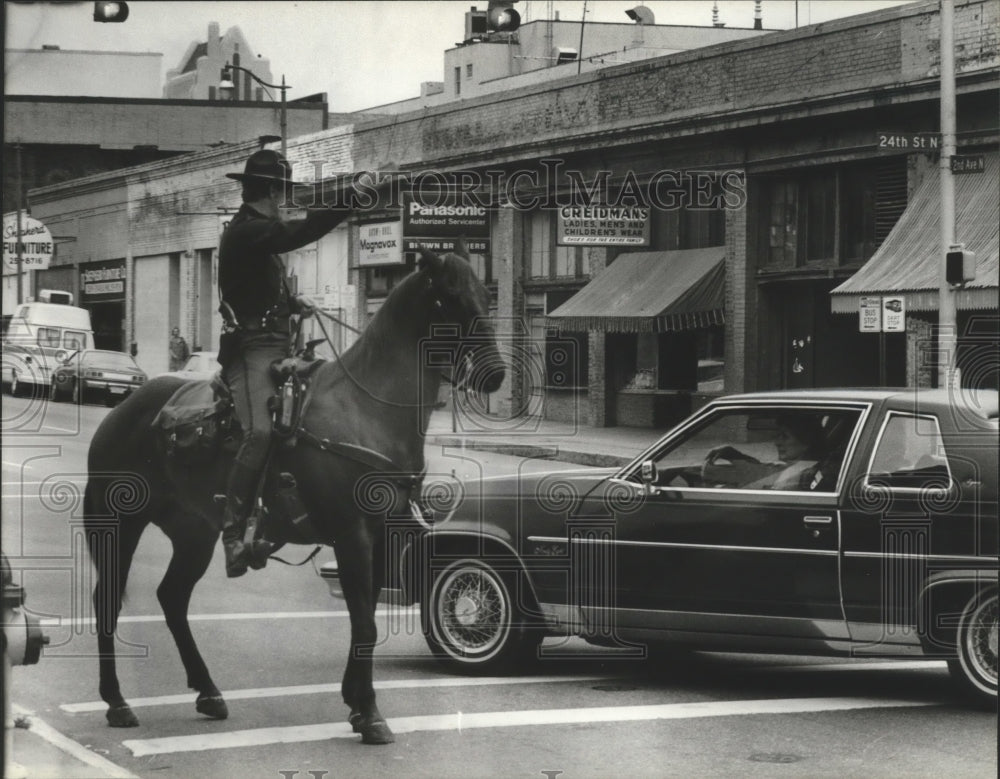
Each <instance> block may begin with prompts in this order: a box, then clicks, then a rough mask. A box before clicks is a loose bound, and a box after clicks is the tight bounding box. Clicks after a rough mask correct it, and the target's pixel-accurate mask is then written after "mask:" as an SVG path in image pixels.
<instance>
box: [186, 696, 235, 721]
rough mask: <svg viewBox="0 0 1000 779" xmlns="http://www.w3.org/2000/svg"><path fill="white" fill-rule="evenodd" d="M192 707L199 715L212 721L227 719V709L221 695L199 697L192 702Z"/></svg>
mask: <svg viewBox="0 0 1000 779" xmlns="http://www.w3.org/2000/svg"><path fill="white" fill-rule="evenodd" d="M194 707H195V709H196V710H197V711H198V713H199V714H204V715H205V716H206V717H211V718H212V719H228V717H229V707H228V706H226V701H225V700H223V698H222V696H221V695H199V696H198V700H196V701H195V702H194Z"/></svg>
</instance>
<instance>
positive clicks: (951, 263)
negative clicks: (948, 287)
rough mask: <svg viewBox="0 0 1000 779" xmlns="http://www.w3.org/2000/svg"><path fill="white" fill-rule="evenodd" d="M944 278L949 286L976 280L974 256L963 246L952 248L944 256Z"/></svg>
mask: <svg viewBox="0 0 1000 779" xmlns="http://www.w3.org/2000/svg"><path fill="white" fill-rule="evenodd" d="M944 278H945V281H947V282H948V283H949V284H953V285H958V284H965V282H967V281H972V280H973V279H975V278H976V255H975V254H974V253H973V252H970V251H968V250H966V248H965V246H964V245H961V244H959V245H957V246H952V247H951V248H950V249H949V250H948V251H947V252H945V255H944Z"/></svg>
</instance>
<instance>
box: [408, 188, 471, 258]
mask: <svg viewBox="0 0 1000 779" xmlns="http://www.w3.org/2000/svg"><path fill="white" fill-rule="evenodd" d="M460 238H464V239H465V243H466V246H467V247H468V249H469V251H470V252H471V253H473V254H482V253H484V252H487V251H489V244H490V214H489V211H488V210H487V209H486V207H485V206H483V205H481V204H479V203H476V202H475V201H474V200H473V199H471V198H468V199H466V198H462V197H460V196H459V195H457V194H452V193H429V194H427V193H420V194H417V195H414V194H411V193H404V195H403V244H404V249H405V250H406V251H408V252H414V251H419V250H420V248H421V247H422V246H423V247H426V248H427V249H431V250H433V251H450V250H451V249H454V248H455V245H456V244H457V243H458V240H459V239H460Z"/></svg>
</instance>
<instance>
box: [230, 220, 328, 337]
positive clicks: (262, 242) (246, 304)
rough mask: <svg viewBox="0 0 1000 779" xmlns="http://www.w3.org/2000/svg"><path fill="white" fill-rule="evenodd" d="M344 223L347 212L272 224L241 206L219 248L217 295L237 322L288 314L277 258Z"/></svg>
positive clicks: (286, 293) (288, 308) (282, 268)
mask: <svg viewBox="0 0 1000 779" xmlns="http://www.w3.org/2000/svg"><path fill="white" fill-rule="evenodd" d="M346 217H347V211H346V209H329V210H323V211H314V212H311V213H310V214H309V215H308V216H306V217H305V218H304V219H289V220H287V221H286V220H282V219H275V218H272V217H269V216H265V215H264V214H262V213H260V212H259V211H258V210H257V209H255V208H253V207H252V206H250V205H248V204H247V203H244V204H243V205H242V206H241V207H240V210H239V211H238V212H237V213H236V216H235V217H233V221H232V222H230V223H229V226H228V227H227V228H226V231H225V232H224V233H223V234H222V241H221V243H220V244H219V292H220V295H221V297H222V299H223V300H224V301H225V302H226V303H228V304H229V306H230V308H232V310H233V312H234V313H235V314H236V315H237V316H238V317H240V318H254V319H257V318H260V317H262V316H263V315H264V314H265V313H267V312H268V311H271V312H272V313H273V314H274V315H275V316H277V317H287V316H288V315H289V313H292V308H293V305H294V304H293V303H291V302H290V301H289V299H288V290H287V288H286V287H285V283H284V274H285V268H284V265H283V264H282V262H281V259H280V258H279V257H278V255H279V254H283V253H285V252H290V251H294V250H295V249H298V248H301V247H302V246H306V245H307V244H310V243H313V242H314V241H316V240H318V239H319V238H321V237H322V236H323V235H325V234H326V233H328V232H329V231H330V230H332V229H333V228H334V227H336V226H337V225H338V224H339V223H340V222H342V221H343V220H344V219H345V218H346Z"/></svg>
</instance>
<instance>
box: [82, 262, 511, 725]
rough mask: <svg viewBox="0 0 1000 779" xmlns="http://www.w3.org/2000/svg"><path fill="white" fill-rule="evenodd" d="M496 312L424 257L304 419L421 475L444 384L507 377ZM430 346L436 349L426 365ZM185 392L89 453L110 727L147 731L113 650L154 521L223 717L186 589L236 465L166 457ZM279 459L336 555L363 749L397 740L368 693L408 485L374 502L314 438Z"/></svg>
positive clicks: (316, 387) (170, 599) (182, 638)
mask: <svg viewBox="0 0 1000 779" xmlns="http://www.w3.org/2000/svg"><path fill="white" fill-rule="evenodd" d="M488 305H489V296H488V293H487V291H486V289H485V287H484V286H483V284H482V283H481V282H480V281H479V279H478V278H477V277H476V275H475V273H474V272H473V270H472V268H471V267H470V265H469V263H468V262H467V261H466V258H464V257H463V256H460V255H459V254H454V253H452V254H447V255H445V256H443V257H442V256H438V255H435V254H431V253H429V252H426V251H425V252H422V254H421V259H420V261H419V264H418V268H417V269H416V270H415V271H414V272H413V273H411V274H410V275H409V276H407V277H406V278H405V279H404V280H403V281H402V282H401V283H400V284H399V285H398V286H397V287H396V288H395V289H394V290H393V292H392V293H391V294H390V295H389V297H388V298H387V299H386V301H385V303H384V304H383V305H382V307H381V309H380V310H379V312H378V314H377V315H376V316H375V318H374V319H373V320H372V322H371V323H370V324H369V325H368V327H367V329H366V330H365V331H364V333H363V334H362V335H361V337H360V338H359V339H358V340H357V342H356V343H355V344H354V345H353V346H352V347H351V348H350V349H348V350H347V351H346V352H345V353H344V355H343V356H342V357H341V359H340V360H336V361H329V362H325V363H323V364H322V365H321V366H320V367H319V368H318V369H317V370H316V372H315V374H314V376H313V380H312V388H311V397H310V401H309V403H308V406H307V407H306V409H305V411H304V417H303V420H302V427H304V428H305V429H306V430H307V431H309V433H310V434H311V435H310V436H309V438H310V440H312V441H313V442H315V441H317V440H321V439H328V440H329V441H331V442H342V443H349V444H355V445H357V446H360V447H365V448H367V449H369V450H373V451H375V452H378V453H380V454H381V455H383V456H384V457H385V458H387V459H388V460H389V461H391V462H392V463H393V464H395V466H396V467H398V470H399V472H400V473H407V474H418V473H422V472H423V471H424V433H425V431H426V430H427V423H428V421H429V418H430V414H431V411H432V409H433V404H434V402H435V401H436V400H437V397H438V388H439V386H440V383H441V381H442V380H443V379H445V378H449V379H454V378H455V375H456V374H458V373H461V374H462V378H461V380H462V381H463V382H464V383H465V384H466V385H467V386H471V387H472V388H474V389H476V390H478V391H483V392H493V391H495V390H496V389H498V388H499V386H500V384H501V382H502V381H503V376H504V365H503V362H502V360H501V357H500V352H499V349H498V347H497V341H496V334H495V330H494V328H493V326H492V325H491V324H490V323H489V321H488V319H487V316H488V311H489V309H488ZM429 346H430V347H431V349H432V350H436V353H437V356H436V357H435V358H434V359H430V360H428V359H427V351H428V347H429ZM448 349H450V350H451V351H452V353H453V354H454V360H453V361H452V362H451V363H450V368H451V373H452V375H451V376H449V377H445V376H444V374H443V372H442V371H443V368H442V359H441V353H442V351H447V350H448ZM448 367H449V366H448V365H445V366H444V369H447V368H448ZM181 384H182V381H180V380H178V379H173V378H170V377H163V378H158V379H154V380H153V381H150V382H149V383H148V384H146V385H145V386H144V387H142V388H141V389H139V390H138V391H136V392H135V393H134V394H133V395H132V396H131V397H129V398H128V399H127V400H126V401H125V402H124V403H122V404H121V405H120V406H118V407H117V408H116V409H114V410H113V411H112V412H111V413H109V414H108V416H107V417H106V418H105V420H104V421H103V422H102V424H101V426H100V427H99V428H98V430H97V432H96V434H95V435H94V438H93V441H92V442H91V445H90V453H89V457H88V470H89V478H88V482H87V489H86V493H85V495H84V514H85V526H86V530H87V539H88V545H89V548H90V553H91V558H92V559H93V561H94V564H95V566H96V568H97V584H96V587H95V590H94V609H95V614H96V618H97V631H98V649H99V653H100V692H101V698H103V699H104V701H105V702H106V703H107V704H108V711H107V719H108V722H109V723H110V724H111V725H112V726H114V727H133V726H135V725H138V720H137V719H136V717H135V715H134V714H133V713H132V710H131V708H130V707H129V705H128V703H127V702H126V701H125V699H124V698H123V697H122V694H121V689H120V687H119V683H118V676H117V673H116V670H115V646H114V642H115V630H116V625H117V621H118V614H119V611H120V610H121V603H122V593H123V591H124V589H125V584H126V580H127V578H128V572H129V567H130V564H131V562H132V556H133V554H134V553H135V549H136V546H137V544H138V542H139V537H140V536H141V535H142V532H143V530H144V529H145V528H146V526H147V525H148V524H150V523H153V524H154V525H157V526H158V527H159V528H160V529H161V530H162V531H163V532H164V533H165V534H166V535H167V537H168V538H169V539H170V541H171V543H172V545H173V554H172V556H171V559H170V563H169V565H168V567H167V571H166V575H165V576H164V577H163V580H162V582H161V583H160V586H159V588H158V589H157V592H156V594H157V598H158V599H159V602H160V605H161V607H162V608H163V613H164V616H165V617H166V623H167V626H168V627H169V628H170V631H171V633H172V635H173V637H174V641H175V642H176V644H177V649H178V651H179V652H180V656H181V660H182V661H183V662H184V668H185V670H186V671H187V682H188V686H190V687H191V688H192V689H194V690H197V692H198V696H197V699H196V702H195V705H196V708H197V710H198V711H199V712H201V713H202V714H205V715H207V716H209V717H213V718H216V719H225V718H226V717H227V716H228V710H227V708H226V704H225V701H224V700H223V698H222V694H221V693H220V692H219V689H218V688H217V687H216V686H215V684H214V683H213V682H212V678H211V676H210V675H209V672H208V668H207V667H206V665H205V662H204V661H203V660H202V657H201V654H200V653H199V651H198V647H197V645H196V643H195V640H194V638H193V636H192V634H191V630H190V627H189V625H188V618H187V612H188V604H189V602H190V599H191V593H192V591H193V589H194V586H195V584H196V583H197V582H198V580H199V579H201V577H202V576H203V575H204V573H205V571H206V569H207V568H208V565H209V561H210V560H211V558H212V554H213V551H214V549H215V545H216V541H217V539H218V537H219V533H220V530H221V510H220V507H219V505H218V504H217V503H216V502H215V501H213V496H214V495H215V494H217V493H220V492H223V491H224V490H223V489H222V487H223V485H224V483H225V472H226V469H227V467H228V462H227V461H225V460H226V458H221V457H220V458H219V459H220V462H217V463H213V464H212V465H211V466H210V467H207V468H206V467H204V466H202V467H200V468H195V467H192V466H190V465H188V466H185V465H184V464H182V463H179V462H178V461H176V460H175V459H172V458H168V457H167V456H166V455H165V453H164V448H163V446H162V445H161V443H160V442H159V441H158V440H157V434H156V433H155V432H154V430H153V428H152V427H151V425H150V423H151V421H152V420H153V418H154V417H155V416H156V414H157V412H158V411H159V410H160V408H161V407H162V406H163V405H164V403H165V402H166V401H167V400H168V399H169V398H170V396H171V395H172V394H173V393H174V391H175V390H176V389H177V388H178V387H179V386H180V385H181ZM313 437H314V438H313ZM226 457H227V458H228V457H231V455H227V456H226ZM274 457H276V458H277V465H278V466H279V467H280V469H281V470H282V471H287V472H290V473H291V474H292V475H293V476H294V477H295V480H296V482H297V483H298V488H299V492H300V496H301V499H302V501H303V503H304V504H305V507H306V509H307V510H308V512H309V516H310V518H311V520H312V521H313V524H314V526H315V527H316V530H317V532H316V537H315V538H314V539H310V541H309V542H310V543H312V542H317V543H322V544H328V545H331V546H333V545H335V546H336V552H337V560H338V565H339V568H340V577H341V582H342V585H343V589H344V597H345V599H346V601H347V606H348V609H349V611H350V619H351V651H350V655H349V657H348V659H347V667H346V669H345V671H344V678H343V685H342V695H343V698H344V702H345V703H346V704H347V705H348V707H350V712H351V714H350V717H349V721H350V722H351V724H352V725H353V726H354V730H355V731H357V732H359V733H361V735H362V741H364V742H365V743H372V744H384V743H389V742H391V741H392V740H393V735H392V731H391V730H390V728H389V726H388V724H386V721H385V719H384V718H383V717H382V715H381V714H380V713H379V710H378V707H377V706H376V704H375V691H374V688H373V686H372V652H373V649H374V646H375V642H376V640H377V629H376V623H375V605H376V602H377V600H378V596H379V592H380V590H381V587H382V579H383V574H384V571H383V570H382V569H383V567H384V566H383V565H382V560H381V559H378V560H376V549H377V548H378V545H379V543H380V542H381V541H382V539H383V534H384V532H385V530H384V524H385V519H386V515H387V512H388V511H393V510H396V511H398V510H400V506H403V507H405V506H406V505H407V499H408V490H407V489H406V488H405V487H403V486H401V485H395V483H394V482H389V483H390V484H392V485H395V486H392V487H391V490H394V491H395V495H393V494H390V496H389V497H390V500H389V501H388V504H389V506H388V508H387V507H386V501H372V500H367V501H366V500H365V499H363V498H362V497H360V496H359V494H358V493H359V490H358V488H357V485H358V484H359V483H361V482H362V481H363V480H365V479H366V478H368V477H370V476H371V475H372V473H373V471H374V470H375V469H374V468H373V466H372V465H371V464H363V463H362V462H360V461H358V460H356V459H353V458H350V457H348V456H345V455H343V454H340V453H335V452H331V451H327V450H325V449H324V448H323V447H321V446H316V445H311V444H310V443H309V442H307V441H305V440H300V441H299V443H298V444H297V445H296V446H294V447H278V448H277V449H276V450H275V453H274ZM383 470H384V469H383ZM383 483H384V482H383ZM376 503H380V504H381V505H375V504H376Z"/></svg>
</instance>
